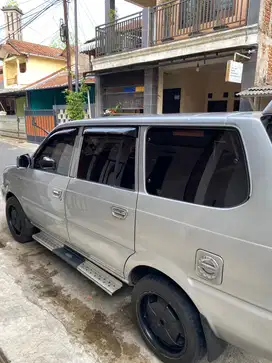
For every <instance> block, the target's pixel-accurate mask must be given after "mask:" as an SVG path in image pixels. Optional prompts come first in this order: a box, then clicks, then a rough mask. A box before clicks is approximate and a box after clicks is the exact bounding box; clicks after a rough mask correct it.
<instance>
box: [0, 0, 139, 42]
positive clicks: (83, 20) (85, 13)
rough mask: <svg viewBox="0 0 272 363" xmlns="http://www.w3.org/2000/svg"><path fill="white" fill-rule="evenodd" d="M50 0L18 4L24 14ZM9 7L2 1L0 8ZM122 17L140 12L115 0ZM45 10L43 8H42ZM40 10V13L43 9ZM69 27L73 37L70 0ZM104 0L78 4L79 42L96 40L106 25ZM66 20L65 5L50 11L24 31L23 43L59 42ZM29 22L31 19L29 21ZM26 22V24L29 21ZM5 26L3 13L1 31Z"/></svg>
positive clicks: (22, 0)
mask: <svg viewBox="0 0 272 363" xmlns="http://www.w3.org/2000/svg"><path fill="white" fill-rule="evenodd" d="M47 1H49V0H17V2H18V4H19V7H20V8H21V10H22V11H23V12H24V13H27V12H29V11H31V10H33V9H34V10H33V11H35V9H36V8H37V7H38V6H39V5H42V4H44V3H45V2H47ZM6 3H7V0H0V8H2V7H3V6H4V5H5V4H6ZM115 3H116V8H117V11H118V15H119V17H123V16H126V15H130V14H133V13H135V12H137V11H140V10H141V8H139V7H137V6H135V5H132V4H130V3H129V2H126V1H125V0H115ZM41 8H42V7H41ZM41 8H38V9H41ZM69 8H70V11H69V13H70V15H69V27H70V33H73V31H74V19H73V0H70V5H69ZM104 8H105V0H78V23H79V40H80V43H84V42H85V41H86V40H89V39H91V38H94V36H95V27H96V26H97V25H101V24H104V23H105V11H104ZM62 18H63V5H62V2H61V3H59V4H58V5H56V6H54V7H53V8H51V9H49V10H48V11H47V12H46V13H44V14H43V15H42V16H41V17H40V18H38V19H37V20H35V21H34V22H33V23H32V24H30V25H29V26H28V27H26V28H25V29H23V40H25V41H29V42H33V43H39V44H44V45H50V44H51V42H52V40H55V39H56V38H58V37H59V36H58V34H59V24H60V19H62ZM28 19H29V18H28ZM28 19H27V20H28ZM3 24H4V17H3V13H2V11H0V27H1V26H3ZM3 39H4V33H3V31H2V30H0V43H2V41H3Z"/></svg>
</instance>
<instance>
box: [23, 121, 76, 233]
mask: <svg viewBox="0 0 272 363" xmlns="http://www.w3.org/2000/svg"><path fill="white" fill-rule="evenodd" d="M76 135H77V129H76V128H71V129H64V130H60V131H57V132H55V133H54V134H52V135H50V136H49V138H48V139H47V140H46V142H45V143H44V144H43V145H42V147H41V148H40V149H39V150H38V152H37V153H36V154H35V155H34V159H33V163H32V167H31V168H28V169H26V172H25V177H24V178H23V179H24V180H23V189H24V192H23V197H22V204H23V208H24V210H25V212H26V214H27V216H28V217H29V218H30V220H31V221H32V222H33V223H34V224H35V225H36V226H38V227H40V228H41V229H43V230H45V231H46V232H49V233H51V234H53V235H55V236H56V237H58V238H60V239H63V240H67V239H68V232H67V226H66V220H65V208H64V200H65V190H66V188H67V185H68V181H69V176H68V175H69V169H70V163H71V159H72V154H73V147H74V142H75V138H76ZM44 158H49V159H53V161H54V163H55V167H54V168H48V167H45V166H44V163H43V162H42V161H43V160H44Z"/></svg>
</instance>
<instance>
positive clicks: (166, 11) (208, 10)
mask: <svg viewBox="0 0 272 363" xmlns="http://www.w3.org/2000/svg"><path fill="white" fill-rule="evenodd" d="M247 10H248V0H174V1H170V2H167V3H164V4H161V5H158V6H155V7H153V8H152V13H151V30H152V33H151V34H152V36H151V39H152V40H151V42H152V45H156V44H160V43H162V42H164V41H169V40H178V39H182V38H184V37H186V36H190V35H197V34H201V33H203V34H205V33H207V32H211V31H215V30H220V29H226V28H232V27H240V26H242V25H245V24H246V20H247Z"/></svg>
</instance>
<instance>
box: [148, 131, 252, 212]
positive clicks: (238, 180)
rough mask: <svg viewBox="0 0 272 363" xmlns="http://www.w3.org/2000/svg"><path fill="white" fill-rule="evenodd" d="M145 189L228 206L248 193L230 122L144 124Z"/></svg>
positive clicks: (238, 142) (237, 137)
mask: <svg viewBox="0 0 272 363" xmlns="http://www.w3.org/2000/svg"><path fill="white" fill-rule="evenodd" d="M146 191H147V192H148V193H149V194H152V195H155V196H159V197H163V198H168V199H174V200H179V201H184V202H188V203H194V204H199V205H205V206H211V207H217V208H229V207H234V206H238V205H240V204H242V203H244V202H245V201H246V200H247V199H248V197H249V177H248V169H247V163H246V158H245V153H244V149H243V145H242V141H241V138H240V135H239V132H238V131H237V130H236V129H234V128H228V129H223V128H203V129H202V128H201V129H195V128H171V127H165V128H162V127H158V128H155V127H154V128H150V129H149V130H148V133H147V139H146Z"/></svg>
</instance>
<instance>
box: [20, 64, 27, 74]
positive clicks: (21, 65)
mask: <svg viewBox="0 0 272 363" xmlns="http://www.w3.org/2000/svg"><path fill="white" fill-rule="evenodd" d="M25 72H26V63H25V62H24V63H20V73H25Z"/></svg>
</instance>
